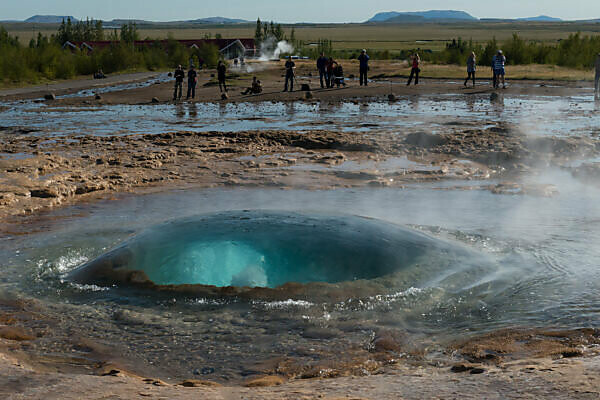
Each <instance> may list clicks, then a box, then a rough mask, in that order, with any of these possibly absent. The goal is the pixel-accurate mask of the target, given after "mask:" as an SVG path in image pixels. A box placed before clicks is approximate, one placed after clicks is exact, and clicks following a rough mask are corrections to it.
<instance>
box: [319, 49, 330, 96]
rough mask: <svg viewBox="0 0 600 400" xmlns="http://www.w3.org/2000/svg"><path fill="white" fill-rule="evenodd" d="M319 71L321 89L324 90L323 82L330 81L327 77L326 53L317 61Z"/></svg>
mask: <svg viewBox="0 0 600 400" xmlns="http://www.w3.org/2000/svg"><path fill="white" fill-rule="evenodd" d="M317 70H318V71H319V79H320V80H321V89H324V88H325V84H324V83H323V80H325V81H327V80H328V79H329V78H328V77H327V57H325V53H321V57H319V58H318V59H317ZM327 87H329V85H327Z"/></svg>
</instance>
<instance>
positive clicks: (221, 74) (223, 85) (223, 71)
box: [217, 60, 227, 93]
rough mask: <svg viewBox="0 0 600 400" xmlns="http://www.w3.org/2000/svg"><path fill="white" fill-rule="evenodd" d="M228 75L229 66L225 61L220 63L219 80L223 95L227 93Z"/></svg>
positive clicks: (218, 66)
mask: <svg viewBox="0 0 600 400" xmlns="http://www.w3.org/2000/svg"><path fill="white" fill-rule="evenodd" d="M226 75H227V66H226V65H225V62H224V61H223V60H221V61H219V64H218V65H217V78H218V79H219V90H220V91H221V93H223V92H227V84H226V83H225V78H226Z"/></svg>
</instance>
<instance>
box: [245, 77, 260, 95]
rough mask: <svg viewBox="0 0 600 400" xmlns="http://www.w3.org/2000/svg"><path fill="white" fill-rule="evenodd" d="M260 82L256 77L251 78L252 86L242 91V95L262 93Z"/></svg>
mask: <svg viewBox="0 0 600 400" xmlns="http://www.w3.org/2000/svg"><path fill="white" fill-rule="evenodd" d="M262 90H263V89H262V84H261V83H260V81H259V80H258V79H256V77H254V78H252V86H250V87H249V88H247V89H246V90H244V91H243V92H242V95H248V94H260V93H262Z"/></svg>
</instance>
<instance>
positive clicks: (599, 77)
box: [594, 53, 600, 100]
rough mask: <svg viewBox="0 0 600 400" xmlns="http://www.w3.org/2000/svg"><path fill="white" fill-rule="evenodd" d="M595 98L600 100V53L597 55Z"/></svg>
mask: <svg viewBox="0 0 600 400" xmlns="http://www.w3.org/2000/svg"><path fill="white" fill-rule="evenodd" d="M594 81H595V85H594V88H595V99H596V100H600V53H598V56H597V57H596V79H595V80H594Z"/></svg>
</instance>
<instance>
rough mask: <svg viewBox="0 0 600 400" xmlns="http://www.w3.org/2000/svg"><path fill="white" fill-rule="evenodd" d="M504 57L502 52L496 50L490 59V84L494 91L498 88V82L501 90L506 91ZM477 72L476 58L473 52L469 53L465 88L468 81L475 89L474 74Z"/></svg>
mask: <svg viewBox="0 0 600 400" xmlns="http://www.w3.org/2000/svg"><path fill="white" fill-rule="evenodd" d="M505 65H506V56H505V55H504V52H503V51H502V50H498V51H497V52H496V54H495V55H494V57H492V65H491V67H492V73H493V78H492V81H493V82H492V84H493V86H494V89H499V88H500V82H502V88H503V89H506V79H505V76H506V69H505ZM476 71H477V56H476V55H475V52H471V54H470V55H469V58H467V79H465V84H464V85H465V86H467V82H468V81H469V79H471V80H472V81H473V87H475V72H476Z"/></svg>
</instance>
